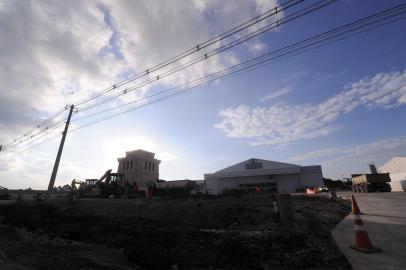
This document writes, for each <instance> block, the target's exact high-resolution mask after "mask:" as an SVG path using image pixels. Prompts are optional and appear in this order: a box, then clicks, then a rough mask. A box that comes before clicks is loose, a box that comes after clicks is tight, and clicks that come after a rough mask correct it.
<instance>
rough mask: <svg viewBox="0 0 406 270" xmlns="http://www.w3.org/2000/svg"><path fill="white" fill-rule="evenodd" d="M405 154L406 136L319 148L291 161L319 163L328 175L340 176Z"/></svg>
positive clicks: (348, 174)
mask: <svg viewBox="0 0 406 270" xmlns="http://www.w3.org/2000/svg"><path fill="white" fill-rule="evenodd" d="M402 155H406V136H400V137H397V138H385V139H381V140H377V141H373V142H370V143H366V144H360V145H354V146H346V147H341V148H338V147H334V148H325V149H319V150H315V151H312V152H308V153H305V154H301V155H297V156H294V157H292V158H291V159H290V160H291V161H292V162H298V161H300V162H306V163H309V162H311V163H320V164H322V166H323V172H324V173H325V174H326V176H328V177H333V178H341V177H342V176H343V175H344V176H347V177H348V176H350V175H351V174H352V173H359V172H367V171H368V167H367V164H368V163H370V162H374V163H375V164H376V165H377V166H379V165H380V164H383V163H384V162H385V161H387V160H388V159H390V158H392V157H394V156H402Z"/></svg>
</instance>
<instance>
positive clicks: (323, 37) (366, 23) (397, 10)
mask: <svg viewBox="0 0 406 270" xmlns="http://www.w3.org/2000/svg"><path fill="white" fill-rule="evenodd" d="M405 12H406V5H399V6H396V7H394V8H390V9H387V10H384V11H382V12H379V13H376V14H373V15H370V16H367V17H365V18H363V19H360V20H357V21H354V22H352V23H348V24H345V25H343V26H340V27H337V28H334V29H332V30H329V31H326V32H324V33H322V34H318V35H315V36H313V37H311V38H307V39H305V40H302V41H300V42H296V43H294V44H292V45H289V46H285V47H284V48H281V49H278V50H276V51H272V52H269V53H266V54H264V55H261V56H259V57H256V58H253V59H250V60H247V61H245V62H242V63H240V64H238V65H235V66H232V67H229V68H227V69H224V70H221V71H218V72H216V73H220V72H224V71H226V70H229V69H232V68H235V67H236V66H240V65H244V64H246V63H249V62H252V61H255V60H258V59H261V58H264V57H266V56H270V55H273V54H275V53H276V52H282V51H283V50H285V51H286V49H289V50H290V51H289V50H288V51H286V52H283V53H282V54H279V55H277V56H274V57H273V58H267V59H265V60H262V61H260V62H258V63H254V64H251V65H250V66H247V67H245V68H242V69H239V70H236V71H233V72H230V73H227V74H225V75H222V76H219V77H216V78H214V79H212V80H209V81H206V82H203V83H201V84H198V85H196V86H192V87H189V88H186V89H183V90H180V91H178V92H176V93H174V94H171V95H168V96H165V97H163V98H160V99H158V100H152V101H150V102H148V103H145V104H141V105H140V106H137V107H135V108H131V109H128V110H125V111H123V112H119V113H116V114H113V115H110V116H107V117H103V118H100V119H97V120H95V121H93V122H89V123H87V124H85V125H83V126H80V127H78V128H76V129H74V130H72V131H71V132H73V131H76V130H79V129H82V128H84V127H87V126H90V125H94V124H96V123H99V122H101V121H104V120H107V119H110V118H113V117H116V116H118V115H121V114H124V113H127V112H130V111H133V110H135V109H138V108H141V107H145V106H147V105H149V104H152V103H156V102H160V101H163V100H166V99H168V98H170V97H173V96H175V95H179V94H181V93H184V92H187V91H190V90H192V89H195V88H196V87H199V86H202V85H204V84H207V83H209V82H212V81H215V80H218V79H220V78H224V77H228V76H230V75H232V74H235V73H239V72H242V71H246V70H248V69H251V68H253V67H257V66H258V65H261V64H264V63H266V64H269V63H267V62H269V61H270V60H275V59H277V58H281V57H286V56H288V57H289V56H291V55H296V54H297V53H298V51H300V50H303V49H307V50H306V51H308V50H309V47H310V49H314V48H318V47H320V46H323V45H326V44H327V43H324V44H322V45H320V44H319V43H323V42H325V41H329V43H331V42H332V41H337V40H341V39H343V38H346V37H348V36H351V35H354V34H359V33H361V32H365V31H366V30H370V29H372V28H375V27H376V26H381V25H385V24H387V23H390V22H393V21H395V20H398V19H399V18H395V17H396V16H398V15H401V14H404V13H405ZM392 18H394V19H393V20H392V21H389V22H385V23H384V24H379V25H378V23H380V22H382V21H385V20H388V19H392ZM374 24H375V26H373V25H374ZM371 25H372V26H373V27H370V26H371ZM367 27H370V28H367ZM357 30H362V31H358V32H355V31H357ZM354 32H355V33H354ZM314 45H317V47H311V46H314ZM212 75H213V74H210V75H207V76H205V77H208V76H212ZM200 79H201V78H199V79H196V80H200ZM196 80H193V81H196ZM193 81H191V82H193ZM188 83H190V82H188ZM188 83H185V84H188ZM185 84H182V85H179V86H177V87H180V86H183V85H185ZM177 87H174V88H177ZM174 88H170V89H168V90H166V91H165V90H164V91H161V92H159V93H156V94H161V93H163V92H168V91H171V90H173V89H174ZM156 94H153V96H155V95H156ZM143 99H146V98H142V99H140V100H143ZM140 100H136V101H132V102H130V103H127V104H122V105H120V106H117V107H115V108H110V109H108V110H105V111H102V112H99V113H104V112H106V111H110V110H112V109H116V108H118V107H122V106H125V105H129V104H131V103H134V102H139V101H140ZM99 113H96V114H99ZM96 114H92V115H90V116H94V115H96Z"/></svg>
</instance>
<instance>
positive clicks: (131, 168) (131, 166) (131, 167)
mask: <svg viewBox="0 0 406 270" xmlns="http://www.w3.org/2000/svg"><path fill="white" fill-rule="evenodd" d="M130 170H131V171H132V170H133V162H132V161H131V165H130Z"/></svg>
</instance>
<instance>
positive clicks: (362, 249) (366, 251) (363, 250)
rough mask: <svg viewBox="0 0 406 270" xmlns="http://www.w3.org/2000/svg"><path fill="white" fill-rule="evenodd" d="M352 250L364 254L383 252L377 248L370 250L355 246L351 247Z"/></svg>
mask: <svg viewBox="0 0 406 270" xmlns="http://www.w3.org/2000/svg"><path fill="white" fill-rule="evenodd" d="M350 248H352V249H355V250H358V251H361V252H364V253H379V252H382V249H380V248H377V247H370V248H359V247H356V246H354V245H351V246H350Z"/></svg>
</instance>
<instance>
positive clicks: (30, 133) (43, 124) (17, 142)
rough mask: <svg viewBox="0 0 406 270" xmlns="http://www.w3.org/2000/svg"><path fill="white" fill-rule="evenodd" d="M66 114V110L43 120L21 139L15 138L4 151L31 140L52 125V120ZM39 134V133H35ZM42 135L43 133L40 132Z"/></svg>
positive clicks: (21, 136) (6, 145)
mask: <svg viewBox="0 0 406 270" xmlns="http://www.w3.org/2000/svg"><path fill="white" fill-rule="evenodd" d="M64 112H65V108H63V109H61V110H59V111H58V112H56V113H54V114H53V115H51V116H49V117H48V118H47V119H45V120H42V122H40V123H39V124H37V125H36V127H35V128H33V129H31V130H30V131H28V132H25V133H24V134H23V135H20V136H19V137H17V138H15V139H14V140H13V142H10V143H8V144H5V145H3V150H4V149H7V148H13V147H15V146H16V145H18V144H20V143H21V142H23V141H26V140H29V139H30V138H32V137H34V136H36V134H37V133H38V132H39V131H38V130H39V129H40V128H41V127H43V126H45V125H46V124H48V123H50V122H51V121H52V120H54V119H55V118H57V117H58V116H60V115H61V114H63V113H64ZM35 132H37V133H35ZM39 133H41V132H39Z"/></svg>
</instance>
